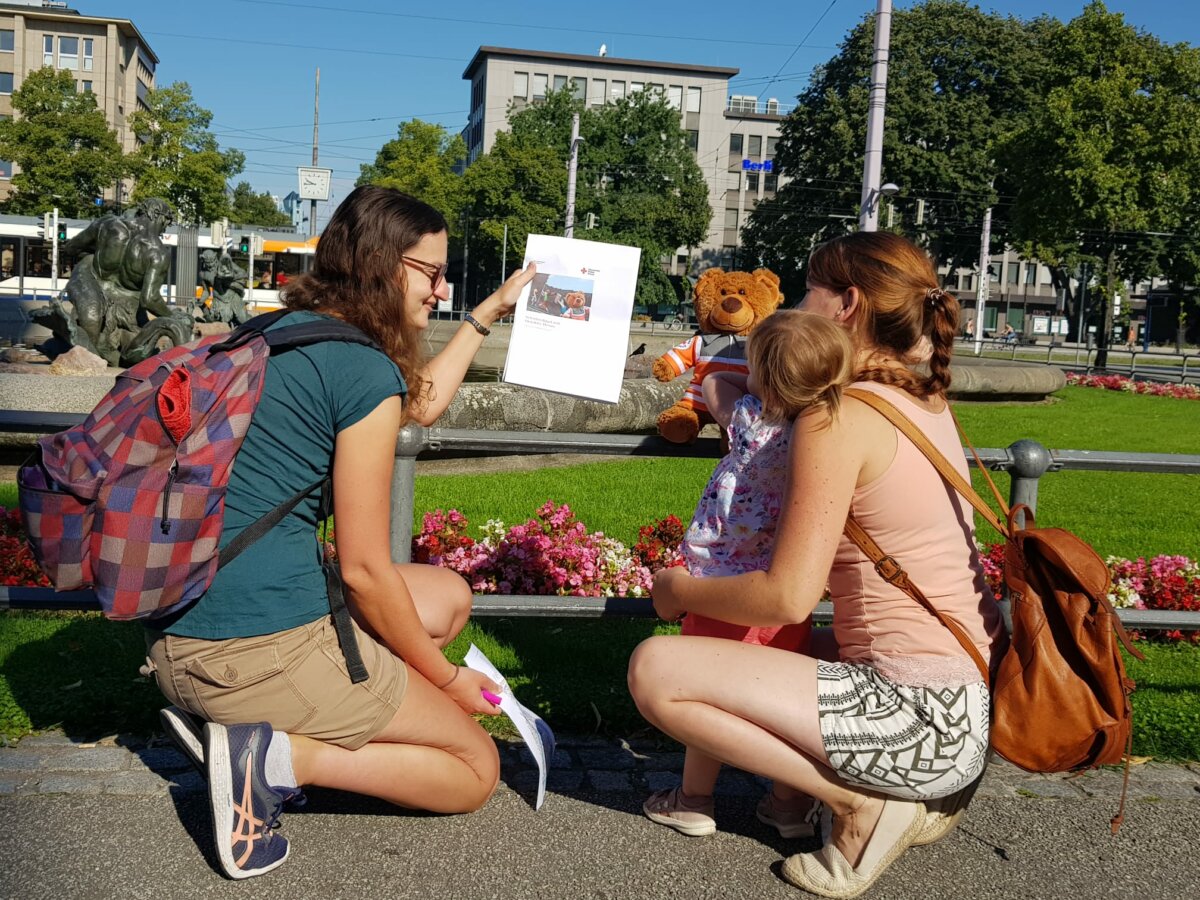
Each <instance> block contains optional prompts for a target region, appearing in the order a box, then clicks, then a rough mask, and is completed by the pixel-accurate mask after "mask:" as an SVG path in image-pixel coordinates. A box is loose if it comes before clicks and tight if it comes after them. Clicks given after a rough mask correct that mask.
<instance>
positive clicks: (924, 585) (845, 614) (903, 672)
mask: <svg viewBox="0 0 1200 900" xmlns="http://www.w3.org/2000/svg"><path fill="white" fill-rule="evenodd" d="M854 387H857V388H862V389H863V390H867V391H870V392H872V393H874V394H878V395H879V396H881V397H883V398H884V399H885V400H888V401H890V402H891V403H892V404H893V405H894V406H896V407H897V408H898V409H899V410H900V411H901V412H902V413H904V414H905V415H907V416H908V417H909V418H910V419H912V421H913V422H914V423H915V424H916V425H917V427H918V428H920V429H921V431H922V432H924V433H925V435H926V436H927V437H928V438H929V440H930V442H931V443H932V444H933V445H934V446H935V447H937V449H938V450H940V451H941V452H942V454H943V455H944V456H945V457H946V458H947V459H948V460H950V462H951V464H952V465H953V466H954V467H955V468H956V469H958V470H959V471H960V472H961V473H962V475H963V476H964V477H967V478H969V472H968V468H967V463H966V459H965V458H964V456H963V452H962V445H961V444H960V443H959V439H958V433H957V431H956V429H955V426H954V419H953V418H952V417H951V415H950V410H949V409H944V410H942V411H941V412H940V413H930V412H927V411H926V410H925V409H923V408H922V407H920V406H918V405H917V404H916V403H915V402H913V400H912V399H911V398H910V396H909V395H908V394H906V393H905V392H904V391H901V390H899V389H894V388H889V387H885V386H883V385H880V384H876V383H874V382H857V383H856V384H855V385H854ZM851 511H852V512H853V513H854V515H855V517H856V518H857V519H858V521H859V523H860V524H861V525H862V527H863V528H864V529H866V531H867V533H868V534H869V535H871V537H872V538H874V539H875V541H876V543H878V544H879V546H880V547H881V548H882V549H883V552H884V553H888V554H890V555H891V556H893V557H894V558H895V559H896V561H897V562H899V563H900V565H901V566H903V567H904V569H905V570H906V571H907V572H908V574H909V577H910V578H911V579H912V580H913V583H914V584H916V585H917V586H918V587H920V588H921V590H922V591H923V592H924V593H925V596H926V597H928V598H929V601H930V602H931V603H932V604H933V605H934V606H935V607H936V608H937V609H938V610H939V611H940V612H942V613H943V614H945V615H947V616H949V617H951V618H953V619H954V620H955V621H956V622H958V624H960V625H961V626H962V627H963V628H964V629H965V630H966V632H967V634H968V635H970V636H971V638H972V640H974V642H975V645H976V647H978V648H979V652H980V653H981V654H982V656H983V658H984V660H987V661H989V662H990V661H991V659H992V655H993V653H994V652H997V651H999V650H1001V649H1002V648H1003V646H1004V644H1005V642H1006V639H1007V636H1006V635H1005V632H1004V625H1003V622H1002V620H1001V617H1000V610H999V607H997V605H996V602H995V599H994V598H993V597H992V593H991V591H990V590H989V589H988V587H987V584H986V583H985V582H984V577H983V566H982V564H981V562H980V559H979V553H978V550H977V549H976V546H975V525H974V518H973V510H972V509H971V506H970V504H968V503H967V501H966V500H964V499H963V498H962V497H960V496H959V495H958V494H957V492H955V491H954V489H953V488H951V487H950V486H949V485H947V484H946V483H945V482H944V481H943V480H942V477H941V476H940V475H939V474H938V472H937V470H936V469H934V467H933V465H932V463H930V462H929V461H928V460H927V459H926V458H925V456H924V455H923V454H922V453H921V451H920V450H918V449H917V448H916V447H915V446H914V445H913V443H912V442H911V441H909V439H908V438H906V437H905V436H904V435H903V434H901V433H899V432H898V431H897V432H896V455H895V457H894V458H893V459H892V463H891V465H890V466H889V467H888V468H887V470H886V471H885V472H884V473H883V474H882V475H880V476H879V477H878V478H876V479H875V480H874V481H872V482H870V483H869V484H865V485H862V486H861V487H859V488H857V489H856V490H855V492H854V497H853V499H852V500H851ZM829 588H830V594H831V596H832V599H833V604H834V615H833V627H834V633H835V635H836V637H837V641H838V646H839V648H840V653H841V658H842V660H843V661H845V662H856V663H865V664H867V665H870V666H873V667H874V668H875V669H877V670H878V671H879V672H880V673H882V674H883V675H884V676H885V677H887V678H889V679H891V680H892V681H895V682H897V683H899V684H907V685H914V686H920V687H948V686H956V685H962V684H969V683H971V682H975V681H979V670H978V669H977V668H976V667H975V664H974V663H973V662H972V661H971V658H970V657H969V656H968V655H967V654H966V651H964V650H963V648H962V646H961V645H960V644H959V643H958V640H957V639H956V638H955V637H954V635H953V634H951V633H950V630H949V629H947V628H946V627H945V626H944V625H942V624H941V623H940V622H939V621H938V620H937V619H936V618H934V617H933V615H932V614H931V613H929V612H928V611H927V610H926V609H925V608H924V607H922V606H921V605H919V604H918V603H917V602H916V601H915V600H913V599H912V598H911V597H909V596H908V595H907V594H905V593H904V592H903V591H902V590H900V589H899V588H896V587H893V586H892V585H890V584H888V583H887V582H886V581H884V580H883V579H882V578H881V577H880V576H879V574H878V573H877V572H876V571H875V567H874V566H873V565H872V563H871V561H870V560H869V559H867V557H866V556H865V555H864V554H863V553H862V551H861V550H859V549H858V547H856V546H855V545H854V544H853V543H852V542H851V541H850V539H849V538H847V537H846V536H845V535H843V536H842V539H841V542H840V543H839V545H838V550H837V554H836V556H835V557H834V562H833V568H832V570H831V571H830V574H829Z"/></svg>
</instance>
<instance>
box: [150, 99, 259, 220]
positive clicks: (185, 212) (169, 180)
mask: <svg viewBox="0 0 1200 900" xmlns="http://www.w3.org/2000/svg"><path fill="white" fill-rule="evenodd" d="M146 106H147V107H148V109H138V110H137V111H135V112H134V113H133V114H132V115H131V116H130V117H129V125H130V127H131V128H133V130H134V132H135V133H136V134H137V136H138V140H139V141H141V145H140V146H139V147H138V148H137V150H135V151H134V152H133V153H132V154H130V156H129V161H130V165H131V167H132V171H133V176H134V178H135V179H136V181H135V185H134V188H133V199H134V201H138V200H145V199H147V198H149V197H161V198H162V199H163V200H166V201H167V202H168V203H170V204H171V205H172V206H174V207H175V210H176V212H177V213H178V215H179V218H180V221H183V222H188V223H192V224H203V223H206V222H212V221H214V220H215V219H220V218H222V217H223V216H227V215H229V213H230V202H229V195H228V193H227V184H228V182H229V179H231V178H233V177H234V176H235V175H237V174H238V173H240V172H241V171H242V168H243V167H244V166H245V162H246V157H245V156H244V155H243V154H242V152H241V151H239V150H232V149H230V150H222V149H221V148H220V146H219V145H218V143H217V139H216V138H215V137H214V136H213V135H212V133H211V132H210V131H209V130H208V126H209V125H210V124H211V123H212V113H211V112H209V111H208V110H207V109H204V108H203V107H201V106H200V105H199V104H198V103H196V101H195V100H193V99H192V89H191V87H190V86H189V85H188V84H187V82H185V81H177V82H175V83H174V84H171V85H168V86H167V87H162V88H156V89H155V90H153V91H150V93H149V94H147V95H146Z"/></svg>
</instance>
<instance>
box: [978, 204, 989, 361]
mask: <svg viewBox="0 0 1200 900" xmlns="http://www.w3.org/2000/svg"><path fill="white" fill-rule="evenodd" d="M991 252H992V208H991V207H990V206H989V207H988V208H987V209H986V210H985V211H984V213H983V234H982V235H981V236H980V238H979V287H977V288H976V289H975V355H976V356H978V355H979V354H980V353H981V352H983V323H984V316H983V313H984V309H985V307H986V306H987V299H988V292H989V291H990V290H991V289H992V284H991V281H992V280H991V278H990V277H988V265H989V263H990V261H991Z"/></svg>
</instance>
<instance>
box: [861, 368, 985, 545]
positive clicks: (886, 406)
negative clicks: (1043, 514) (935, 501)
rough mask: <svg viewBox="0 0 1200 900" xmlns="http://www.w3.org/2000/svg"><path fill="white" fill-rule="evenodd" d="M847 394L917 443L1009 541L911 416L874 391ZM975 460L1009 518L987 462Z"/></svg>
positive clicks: (945, 477) (955, 487) (950, 481)
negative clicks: (989, 473)
mask: <svg viewBox="0 0 1200 900" xmlns="http://www.w3.org/2000/svg"><path fill="white" fill-rule="evenodd" d="M845 393H846V394H847V395H848V396H850V397H853V398H854V399H856V400H861V401H862V402H863V403H865V404H867V406H869V407H871V408H872V409H874V410H875V411H876V412H877V413H879V414H880V415H881V416H883V417H884V418H885V419H887V420H888V421H889V422H891V423H892V424H893V425H895V426H896V428H897V429H898V430H899V431H901V432H903V434H904V436H905V437H907V438H908V439H909V440H910V441H912V442H913V444H914V445H915V446H916V448H917V449H918V450H920V451H921V452H922V453H923V454H924V455H925V457H926V459H928V460H929V461H930V462H931V463H933V467H934V468H935V469H937V470H938V472H939V473H940V474H941V476H942V478H944V479H946V481H947V482H948V483H949V484H950V486H951V487H953V488H954V489H955V490H956V491H958V492H959V493H960V494H962V496H963V497H964V498H965V499H966V500H967V502H968V503H970V504H971V505H972V506H973V507H975V509H976V510H977V511H978V512H979V514H980V515H981V516H983V518H984V520H985V521H986V522H987V523H988V524H989V525H991V526H992V527H993V528H995V529H996V530H997V531H998V532H1000V534H1001V535H1002V536H1003V537H1004V538H1006V539H1007V538H1008V537H1009V529H1008V527H1007V526H1006V525H1005V524H1004V523H1003V522H1001V520H1000V518H999V517H998V516H997V515H996V514H995V512H993V511H992V508H991V507H990V506H988V505H987V503H985V502H984V500H983V498H982V497H980V496H979V494H977V493H976V492H975V489H974V488H973V487H971V484H970V482H968V481H967V480H966V479H965V478H963V477H962V476H961V475H960V474H958V470H957V469H955V468H954V466H952V465H950V462H949V460H947V459H946V457H945V456H943V455H942V453H941V451H940V450H938V449H937V447H935V446H933V444H931V443H930V442H929V438H927V437H925V435H924V434H923V433H922V431H921V429H919V428H918V427H917V426H916V425H915V424H913V421H912V420H911V419H910V418H909V417H908V416H906V415H904V413H902V412H900V410H898V409H897V408H896V407H895V406H893V405H892V404H891V403H889V402H888V401H887V400H884V399H883V398H882V397H880V396H879V395H878V394H874V393H871V392H870V391H864V390H862V389H861V388H846V391H845ZM952 414H953V413H952ZM954 422H955V425H958V420H957V419H955V420H954ZM959 431H960V433H961V431H962V428H961V426H959ZM964 437H965V435H964ZM971 450H972V452H974V450H975V448H974V447H972V448H971ZM975 459H976V461H978V463H979V468H980V470H981V471H982V472H983V473H984V475H985V476H986V477H987V479H988V483H989V484H991V485H992V490H993V492H995V493H996V497H997V499H998V500H999V501H1000V508H1001V509H1003V510H1004V512H1005V515H1007V514H1008V510H1007V508H1006V504H1005V503H1004V501H1003V499H1001V498H1000V494H999V492H998V491H997V490H996V486H995V483H994V482H992V479H991V476H990V475H988V474H987V469H986V468H985V467H984V465H983V462H982V461H981V460H980V459H979V455H978V454H975Z"/></svg>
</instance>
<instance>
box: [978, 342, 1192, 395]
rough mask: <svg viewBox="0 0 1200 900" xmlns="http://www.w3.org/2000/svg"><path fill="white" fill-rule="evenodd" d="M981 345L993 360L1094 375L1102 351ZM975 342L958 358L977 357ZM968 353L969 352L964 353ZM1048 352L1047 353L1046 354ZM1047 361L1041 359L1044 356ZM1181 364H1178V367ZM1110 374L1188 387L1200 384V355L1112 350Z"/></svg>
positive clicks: (1063, 346) (1065, 346)
mask: <svg viewBox="0 0 1200 900" xmlns="http://www.w3.org/2000/svg"><path fill="white" fill-rule="evenodd" d="M980 344H981V346H982V347H983V348H984V349H985V350H986V351H987V352H988V353H990V354H992V355H991V356H988V357H987V358H989V359H996V358H997V357H996V356H995V354H996V353H997V352H998V351H1000V352H1004V353H1007V354H1008V359H1009V360H1010V361H1018V360H1019V361H1021V362H1030V363H1039V364H1043V365H1051V366H1060V367H1062V368H1066V369H1072V370H1079V371H1082V372H1085V373H1086V374H1089V375H1090V374H1091V373H1092V372H1093V371H1095V370H1096V366H1095V360H1096V354H1097V353H1098V352H1099V349H1098V348H1096V347H1084V346H1083V345H1078V344H1066V343H1059V342H1057V341H1051V342H1050V343H1049V344H1045V345H1043V344H1025V343H1021V342H1020V341H1006V340H1002V339H1000V338H985V339H983V340H982V341H980ZM974 345H975V342H974V339H970V338H969V339H967V340H966V342H965V343H959V344H956V345H955V349H956V350H957V351H958V352H957V353H956V355H958V356H973V355H974V353H973V352H970V349H969V348H972V347H974ZM964 351H965V352H964ZM1043 351H1044V353H1043ZM1043 356H1044V357H1045V358H1041V357H1043ZM1177 363H1178V364H1177ZM1104 371H1105V373H1107V374H1110V375H1113V374H1115V375H1128V376H1129V377H1130V378H1137V377H1138V376H1139V375H1140V376H1141V377H1143V378H1147V379H1153V380H1154V381H1170V382H1178V383H1179V384H1187V383H1189V381H1195V382H1200V353H1170V352H1163V351H1153V350H1136V349H1135V350H1126V349H1124V348H1122V347H1120V346H1117V347H1109V348H1108V364H1107V365H1106V366H1105V368H1104Z"/></svg>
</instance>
